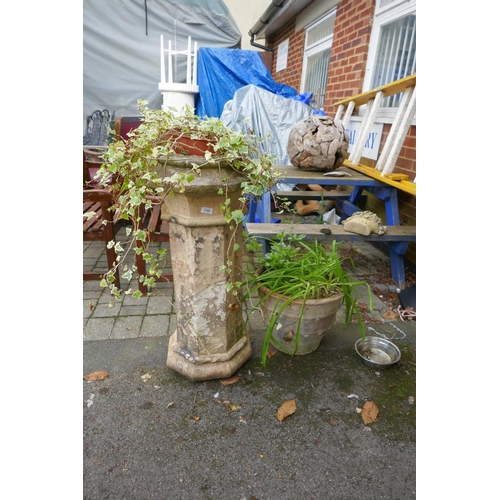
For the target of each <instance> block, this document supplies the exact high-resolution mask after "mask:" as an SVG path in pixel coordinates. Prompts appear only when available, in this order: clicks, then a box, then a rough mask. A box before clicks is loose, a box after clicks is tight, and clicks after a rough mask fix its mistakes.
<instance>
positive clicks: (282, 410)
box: [276, 399, 297, 422]
mask: <svg viewBox="0 0 500 500" xmlns="http://www.w3.org/2000/svg"><path fill="white" fill-rule="evenodd" d="M296 409H297V405H296V404H295V399H288V400H287V401H285V402H284V403H282V404H281V406H280V407H279V408H278V411H277V412H276V417H277V418H278V420H279V421H280V422H283V420H285V418H287V417H289V416H290V415H293V414H294V413H295V410H296Z"/></svg>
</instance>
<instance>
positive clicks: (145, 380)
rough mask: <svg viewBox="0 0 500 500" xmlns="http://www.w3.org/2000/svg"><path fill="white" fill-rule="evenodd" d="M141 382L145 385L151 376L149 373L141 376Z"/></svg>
mask: <svg viewBox="0 0 500 500" xmlns="http://www.w3.org/2000/svg"><path fill="white" fill-rule="evenodd" d="M141 378H142V381H143V382H144V383H146V382H147V381H148V380H149V379H150V378H151V375H150V374H149V373H145V374H144V375H141Z"/></svg>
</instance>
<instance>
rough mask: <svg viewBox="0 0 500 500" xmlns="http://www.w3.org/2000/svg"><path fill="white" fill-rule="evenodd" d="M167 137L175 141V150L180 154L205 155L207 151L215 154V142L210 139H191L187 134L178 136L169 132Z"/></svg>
mask: <svg viewBox="0 0 500 500" xmlns="http://www.w3.org/2000/svg"><path fill="white" fill-rule="evenodd" d="M165 138H166V139H169V140H171V139H173V140H174V141H175V144H174V152H175V154H178V155H185V156H203V157H204V156H205V151H210V153H212V154H215V149H214V145H215V143H214V142H213V141H210V140H208V139H191V137H187V136H185V135H182V136H176V135H171V134H167V135H166V137H165Z"/></svg>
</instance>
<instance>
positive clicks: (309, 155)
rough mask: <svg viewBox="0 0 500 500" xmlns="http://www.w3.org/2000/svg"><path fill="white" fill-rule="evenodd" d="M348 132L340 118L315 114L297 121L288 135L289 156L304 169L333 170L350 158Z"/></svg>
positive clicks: (292, 161)
mask: <svg viewBox="0 0 500 500" xmlns="http://www.w3.org/2000/svg"><path fill="white" fill-rule="evenodd" d="M348 147H349V134H348V133H347V131H346V129H345V128H344V126H343V125H342V123H341V122H340V121H339V120H335V119H334V118H332V117H329V116H320V115H312V116H309V117H307V118H304V119H303V120H300V121H299V122H297V123H296V124H295V125H294V126H293V127H292V129H291V131H290V135H289V138H288V155H289V157H290V161H291V163H292V165H293V166H295V167H298V168H300V169H301V170H309V171H315V172H332V171H333V170H335V169H337V168H339V167H340V166H341V165H342V163H343V161H344V159H346V158H347V157H348V153H347V148H348Z"/></svg>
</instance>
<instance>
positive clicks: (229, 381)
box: [214, 375, 240, 397]
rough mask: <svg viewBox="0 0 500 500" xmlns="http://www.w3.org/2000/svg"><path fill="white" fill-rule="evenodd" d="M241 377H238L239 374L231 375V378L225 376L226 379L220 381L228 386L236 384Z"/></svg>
mask: <svg viewBox="0 0 500 500" xmlns="http://www.w3.org/2000/svg"><path fill="white" fill-rule="evenodd" d="M239 379H240V377H238V375H235V376H234V377H231V378H225V379H224V380H219V382H220V383H221V384H222V385H223V386H226V385H231V384H235V383H236V382H238V380H239ZM214 397H215V396H214Z"/></svg>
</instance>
